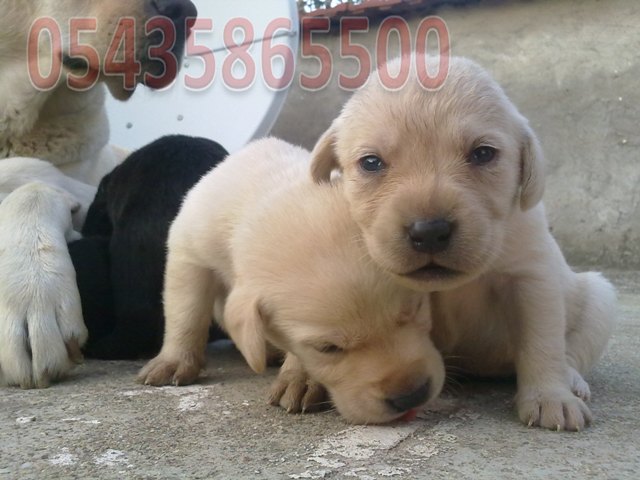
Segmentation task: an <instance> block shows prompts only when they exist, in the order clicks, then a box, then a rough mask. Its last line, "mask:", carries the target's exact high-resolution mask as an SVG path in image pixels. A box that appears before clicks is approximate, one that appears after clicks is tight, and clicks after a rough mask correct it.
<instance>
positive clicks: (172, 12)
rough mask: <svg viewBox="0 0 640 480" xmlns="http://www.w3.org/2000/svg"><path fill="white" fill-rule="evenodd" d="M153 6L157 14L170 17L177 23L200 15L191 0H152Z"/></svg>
mask: <svg viewBox="0 0 640 480" xmlns="http://www.w3.org/2000/svg"><path fill="white" fill-rule="evenodd" d="M151 7H152V8H153V10H154V12H155V14H156V15H162V16H164V17H168V18H170V19H171V20H173V21H174V22H176V23H178V22H183V21H184V20H185V19H186V18H188V17H195V16H197V15H198V10H197V8H196V6H195V5H194V4H193V3H192V2H191V1H190V0H151Z"/></svg>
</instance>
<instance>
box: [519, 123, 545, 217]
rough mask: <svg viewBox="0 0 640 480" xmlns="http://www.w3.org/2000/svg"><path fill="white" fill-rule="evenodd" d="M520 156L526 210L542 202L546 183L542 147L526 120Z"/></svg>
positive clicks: (521, 187) (524, 207) (523, 207)
mask: <svg viewBox="0 0 640 480" xmlns="http://www.w3.org/2000/svg"><path fill="white" fill-rule="evenodd" d="M520 158H521V166H520V168H521V172H520V175H521V176H520V208H521V209H522V210H523V211H524V210H529V209H531V208H533V207H535V206H536V205H537V204H538V203H540V200H542V195H543V193H544V183H545V179H544V175H545V173H544V155H543V153H542V147H541V146H540V142H539V141H538V138H537V137H536V134H535V133H534V132H533V130H532V129H531V127H529V125H528V124H527V123H526V120H525V123H524V124H523V136H522V144H521V147H520Z"/></svg>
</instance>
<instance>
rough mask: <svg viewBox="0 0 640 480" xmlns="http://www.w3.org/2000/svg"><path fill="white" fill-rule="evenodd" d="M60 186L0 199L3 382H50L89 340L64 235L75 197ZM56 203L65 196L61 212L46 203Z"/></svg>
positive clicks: (31, 187) (30, 187)
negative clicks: (0, 202)
mask: <svg viewBox="0 0 640 480" xmlns="http://www.w3.org/2000/svg"><path fill="white" fill-rule="evenodd" d="M25 188H28V192H29V193H28V194H24V192H25V190H23V189H25ZM58 192H59V193H55V192H54V191H53V190H52V189H51V188H50V187H48V186H46V185H44V184H41V183H39V184H33V185H28V186H26V187H23V188H21V189H19V190H16V191H15V192H14V193H12V194H10V195H9V196H8V197H7V198H6V199H5V200H4V201H3V203H2V204H1V205H0V225H1V226H2V228H1V229H0V370H1V371H2V375H1V377H2V381H3V383H5V384H8V385H19V386H21V387H22V388H33V387H37V388H42V387H46V386H48V385H49V383H50V382H51V381H52V380H56V379H58V378H60V377H62V376H64V375H65V374H66V373H67V372H68V371H69V370H70V369H71V367H72V366H73V365H74V363H76V362H78V361H79V360H81V358H82V357H81V354H80V347H81V346H82V345H83V344H84V342H85V341H86V339H87V329H86V328H85V325H84V323H83V320H82V309H81V305H80V296H79V293H78V288H77V286H76V277H75V272H74V268H73V264H72V263H71V259H70V257H69V253H68V251H67V248H66V242H65V237H66V240H70V239H71V237H72V236H73V235H72V233H74V232H73V231H72V230H71V210H72V209H75V208H77V202H75V201H73V200H72V199H71V197H70V196H68V195H67V194H66V193H65V192H62V191H60V190H59V191H58ZM55 202H64V205H63V206H62V207H61V208H60V209H59V210H57V212H58V213H60V214H61V215H57V214H55V215H54V214H52V211H53V212H56V210H55V209H52V208H49V207H51V206H52V205H53V204H54V203H55Z"/></svg>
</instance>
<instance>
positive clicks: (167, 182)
mask: <svg viewBox="0 0 640 480" xmlns="http://www.w3.org/2000/svg"><path fill="white" fill-rule="evenodd" d="M227 155H228V153H227V151H226V150H225V149H224V148H223V147H222V146H220V145H219V144H217V143H215V142H213V141H210V140H207V139H204V138H193V137H186V136H182V135H173V136H167V137H163V138H161V139H159V140H157V141H155V142H153V143H151V144H149V145H147V146H145V147H143V148H141V149H140V150H138V151H136V152H134V153H133V154H131V155H130V156H129V157H128V158H127V159H126V160H125V161H124V162H123V163H122V164H121V165H119V166H118V167H116V168H115V169H114V170H113V171H112V172H111V173H110V174H109V175H107V176H106V177H104V178H103V179H102V182H100V185H99V187H98V193H97V194H96V198H95V199H94V201H93V203H92V204H91V207H90V208H89V211H88V213H87V219H86V221H85V224H84V227H83V229H82V234H83V236H84V237H85V238H83V239H82V240H79V241H77V242H74V243H72V244H70V245H69V251H70V253H71V258H72V260H73V263H74V266H75V268H76V274H77V281H78V287H79V290H80V297H81V300H82V311H83V315H84V319H85V323H86V325H87V328H88V329H89V341H88V343H87V345H86V346H85V348H84V351H85V354H86V355H87V356H89V357H94V358H102V359H127V358H138V357H141V356H149V355H154V354H156V353H157V352H158V350H159V349H160V347H161V346H162V337H163V332H164V317H163V311H162V286H163V277H164V267H165V262H166V242H167V237H168V233H169V226H170V224H171V222H172V221H173V219H174V218H175V216H176V215H177V214H178V211H179V209H180V205H181V203H182V199H183V198H184V196H185V194H186V193H187V192H188V191H189V190H190V189H191V187H193V186H194V185H195V184H196V183H197V182H198V180H200V178H201V177H202V176H203V175H204V174H206V173H207V172H208V171H209V170H211V169H212V168H213V167H214V166H215V165H217V164H218V163H219V162H220V161H221V160H223V159H224V157H226V156H227Z"/></svg>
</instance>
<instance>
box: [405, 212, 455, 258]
mask: <svg viewBox="0 0 640 480" xmlns="http://www.w3.org/2000/svg"><path fill="white" fill-rule="evenodd" d="M408 233H409V240H410V241H411V246H412V247H413V249H414V250H416V251H418V252H420V253H432V254H433V253H440V252H443V251H444V250H446V249H447V248H448V247H449V242H450V240H451V235H452V234H453V223H451V222H449V221H448V220H445V219H444V218H436V219H420V220H416V221H415V222H413V223H412V224H411V225H410V226H409V230H408Z"/></svg>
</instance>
